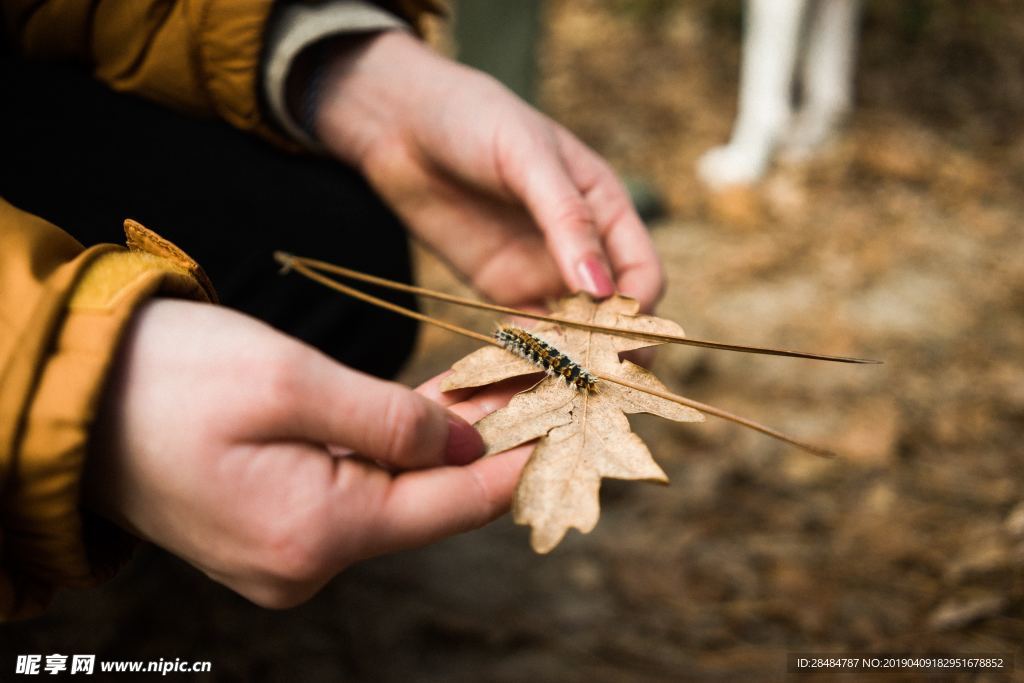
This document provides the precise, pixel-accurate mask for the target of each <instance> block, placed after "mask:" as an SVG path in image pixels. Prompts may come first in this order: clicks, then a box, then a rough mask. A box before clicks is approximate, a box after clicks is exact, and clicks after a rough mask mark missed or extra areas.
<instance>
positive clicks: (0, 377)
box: [0, 200, 214, 619]
mask: <svg viewBox="0 0 1024 683" xmlns="http://www.w3.org/2000/svg"><path fill="white" fill-rule="evenodd" d="M125 227H126V232H127V234H128V237H129V240H128V243H129V248H128V249H125V248H123V247H117V246H114V245H98V246H94V247H91V248H88V249H86V248H84V247H83V246H82V245H80V244H78V243H77V242H76V241H75V240H74V239H72V238H71V237H70V236H68V235H67V234H66V233H64V232H62V231H61V230H59V229H58V228H57V227H55V226H53V225H51V224H49V223H47V222H46V221H44V220H42V219H39V218H37V217H34V216H32V215H29V214H26V213H24V212H22V211H19V210H18V209H15V208H14V207H12V206H11V205H10V204H7V203H6V202H4V201H3V200H0V619H4V618H12V617H21V616H27V615H31V614H33V613H35V612H38V611H39V610H40V609H41V608H42V607H43V606H44V605H45V604H46V603H47V602H48V600H49V598H50V596H51V594H52V593H53V592H54V590H55V589H57V588H59V587H62V586H85V585H90V584H93V583H95V582H97V581H98V580H100V579H102V578H105V577H106V576H107V575H109V574H110V573H112V569H113V568H114V567H115V566H116V564H117V560H118V557H117V549H118V547H119V543H118V538H119V535H118V533H117V532H114V531H113V530H111V529H109V528H104V525H103V523H102V522H100V521H99V520H97V519H93V518H90V517H89V515H87V514H86V513H84V512H83V511H82V510H81V509H80V507H79V489H80V482H81V477H82V471H83V464H84V461H85V453H86V446H87V443H88V437H89V431H90V427H91V426H92V423H93V420H94V418H95V415H96V411H97V407H98V402H99V398H100V394H101V391H102V389H103V384H104V380H105V377H106V374H107V372H108V370H109V368H110V367H111V364H112V361H113V358H114V354H115V351H116V349H117V345H118V342H119V340H120V337H121V335H122V333H123V331H124V330H125V328H126V326H127V324H128V322H129V320H130V318H131V315H132V312H133V311H134V310H135V309H136V308H137V307H138V306H139V305H140V304H141V303H142V302H143V301H145V300H146V299H147V298H148V297H150V296H151V295H153V294H156V293H161V294H165V295H170V296H180V297H187V298H191V299H196V300H201V301H210V300H212V299H213V296H214V295H213V290H212V288H211V287H210V285H209V281H208V280H206V278H205V276H204V275H203V274H202V271H201V270H200V269H199V267H198V265H196V264H195V263H194V262H193V261H192V260H191V259H190V258H188V256H187V255H185V254H184V253H183V252H181V251H180V250H178V249H177V248H176V247H174V246H173V245H171V244H170V243H168V242H165V241H164V240H162V239H160V238H159V237H158V236H156V235H155V234H154V233H151V232H149V231H147V230H146V229H145V228H143V227H142V226H140V225H138V224H135V223H132V222H126V226H125ZM86 539H88V541H87V540H86ZM121 547H122V548H123V544H121Z"/></svg>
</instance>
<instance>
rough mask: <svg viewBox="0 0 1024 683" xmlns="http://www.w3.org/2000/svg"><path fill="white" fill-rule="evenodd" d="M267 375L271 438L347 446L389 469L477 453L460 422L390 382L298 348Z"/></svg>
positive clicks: (473, 434) (478, 444) (458, 461)
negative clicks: (296, 355) (273, 431)
mask: <svg viewBox="0 0 1024 683" xmlns="http://www.w3.org/2000/svg"><path fill="white" fill-rule="evenodd" d="M300 348H301V350H302V353H301V354H299V355H300V358H299V359H297V360H295V359H293V360H291V361H283V362H282V365H283V366H284V367H283V368H279V369H276V370H275V371H274V372H272V373H271V374H273V375H275V376H276V377H277V379H275V380H272V381H271V385H270V387H269V392H268V393H270V394H271V395H272V396H271V397H270V399H269V405H270V406H271V408H270V410H271V413H272V416H271V421H272V423H273V425H274V427H275V428H276V434H275V436H276V437H278V438H280V437H288V438H293V439H301V440H304V441H311V442H317V443H322V444H334V445H335V446H341V447H347V448H351V449H352V450H354V451H355V452H357V453H359V454H360V455H363V456H365V457H368V458H371V459H373V460H376V461H378V462H381V463H383V464H385V465H387V466H390V467H393V468H397V469H413V468H422V467H436V466H439V465H462V464H465V463H467V462H471V461H472V460H475V459H476V458H478V457H479V456H480V455H481V454H482V453H483V441H482V440H481V438H480V435H479V434H478V433H477V431H476V430H475V429H473V427H472V426H471V425H470V424H469V423H467V422H466V421H465V420H464V419H462V418H460V417H459V416H458V415H456V414H455V413H452V412H449V411H447V410H445V409H444V408H443V407H442V406H440V405H438V404H437V403H434V402H433V401H430V400H429V399H427V398H424V397H423V396H421V395H419V394H417V393H415V392H413V391H412V390H411V389H409V388H407V387H404V386H402V385H400V384H397V383H395V382H386V381H382V380H379V379H376V378H374V377H371V376H369V375H366V374H363V373H361V372H357V371H355V370H352V369H350V368H346V367H344V366H342V365H339V364H337V363H335V362H334V361H332V360H331V359H329V358H327V357H326V356H323V355H322V354H319V353H315V352H312V351H311V350H309V349H307V348H305V347H300Z"/></svg>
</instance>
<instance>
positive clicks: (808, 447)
mask: <svg viewBox="0 0 1024 683" xmlns="http://www.w3.org/2000/svg"><path fill="white" fill-rule="evenodd" d="M274 258H275V259H277V260H278V262H280V263H281V264H282V265H283V266H284V268H283V270H282V272H285V273H287V272H288V271H290V270H294V271H296V272H297V273H299V274H301V275H303V276H305V277H308V278H309V279H311V280H313V281H315V282H318V283H320V284H322V285H324V286H325V287H330V288H331V289H333V290H335V291H338V292H341V293H343V294H347V295H348V296H351V297H353V298H355V299H359V300H360V301H364V302H366V303H368V304H372V305H374V306H380V307H381V308H384V309H386V310H389V311H391V312H393V313H397V314H399V315H404V316H406V317H408V318H412V319H414V320H419V321H420V322H425V323H429V324H430V325H435V326H437V327H440V328H441V329H443V330H448V331H449V332H454V333H456V334H461V335H463V336H466V337H469V338H470V339H476V340H477V341H481V342H484V343H486V344H491V345H493V346H497V347H498V348H503V347H502V346H501V344H500V343H498V341H497V340H496V339H494V338H493V337H489V336H487V335H484V334H480V333H479V332H474V331H473V330H469V329H466V328H465V327H461V326H459V325H454V324H452V323H449V322H445V321H443V320H438V319H437V318H434V317H432V316H429V315H425V314H423V313H419V312H417V311H413V310H411V309H409V308H406V307H405V306H399V305H398V304H394V303H391V302H390V301H385V300H384V299H380V298H378V297H375V296H373V295H371V294H367V293H366V292H363V291H360V290H358V289H355V288H353V287H349V286H348V285H345V284H342V283H340V282H337V281H336V280H332V279H331V278H329V277H327V276H325V275H321V274H320V273H318V272H316V271H315V270H313V269H312V268H311V267H310V266H309V265H307V263H308V259H303V258H300V257H296V256H292V255H290V254H286V253H284V252H281V251H278V252H275V253H274ZM367 277H373V276H367ZM374 279H376V278H374ZM375 284H379V283H375ZM413 289H418V288H413ZM517 315H518V313H517ZM533 317H539V316H533ZM555 322H561V321H559V320H556V321H555ZM588 327H589V326H588ZM611 329H613V330H614V329H615V328H611ZM593 374H594V376H595V377H597V378H598V379H601V380H604V381H606V382H613V383H615V384H619V385H621V386H624V387H627V388H629V389H633V390H634V391H640V392H643V393H645V394H650V395H651V396H657V397H658V398H661V399H664V400H666V401H672V402H673V403H678V404H680V405H684V406H687V407H689V408H693V409H694V410H698V411H702V412H705V413H707V414H709V415H714V416H715V417H720V418H722V419H723V420H728V421H730V422H734V423H736V424H738V425H741V426H743V427H747V428H748V429H753V430H755V431H758V432H761V433H762V434H765V435H767V436H770V437H772V438H773V439H778V440H779V441H785V442H786V443H788V444H791V445H793V446H796V447H797V448H801V449H803V450H805V451H807V452H809V453H813V454H814V455H818V456H821V457H826V458H832V457H835V453H833V452H832V451H829V450H827V449H824V448H820V447H818V446H814V445H812V444H809V443H806V442H804V441H801V440H799V439H796V438H794V437H791V436H788V435H786V434H783V433H782V432H780V431H777V430H774V429H772V428H771V427H766V426H765V425H763V424H761V423H759V422H755V421H754V420H748V419H747V418H745V417H740V416H739V415H735V414H733V413H730V412H729V411H727V410H722V409H721V408H715V407H714V406H710V405H708V404H707V403H701V402H700V401H695V400H694V399H691V398H686V397H685V396H679V395H678V394H670V393H668V392H665V391H660V390H658V389H651V388H650V387H645V386H642V385H640V384H634V383H633V382H630V381H628V380H623V379H619V378H617V377H612V376H610V375H604V374H599V373H593Z"/></svg>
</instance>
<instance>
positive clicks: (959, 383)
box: [0, 0, 1024, 682]
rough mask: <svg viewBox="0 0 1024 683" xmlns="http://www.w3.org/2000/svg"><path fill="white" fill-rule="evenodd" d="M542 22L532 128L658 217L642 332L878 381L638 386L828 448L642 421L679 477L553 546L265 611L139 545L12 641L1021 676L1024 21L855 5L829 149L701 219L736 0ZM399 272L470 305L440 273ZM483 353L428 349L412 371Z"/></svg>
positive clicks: (640, 5)
mask: <svg viewBox="0 0 1024 683" xmlns="http://www.w3.org/2000/svg"><path fill="white" fill-rule="evenodd" d="M546 13H547V19H546V30H547V34H546V37H545V41H544V44H543V46H542V51H541V63H542V93H541V100H542V101H541V103H542V106H543V107H544V108H545V109H546V110H547V111H549V112H550V113H551V114H552V115H553V116H554V117H555V118H557V119H558V120H560V121H562V122H563V123H565V124H566V125H567V126H569V127H570V128H571V129H572V130H574V131H576V132H577V133H578V134H579V135H580V137H582V138H583V139H584V140H585V141H586V142H588V143H589V144H591V145H593V146H594V147H595V148H596V149H598V150H599V151H600V152H601V153H603V154H605V155H607V157H608V158H609V159H611V160H612V162H613V163H614V164H615V165H616V167H617V168H618V169H619V170H620V171H621V172H623V173H624V174H627V175H629V176H635V177H642V178H646V179H648V180H650V181H651V182H652V183H653V184H654V186H655V187H657V188H658V190H659V191H660V192H661V193H663V195H664V197H665V199H666V204H667V209H668V211H667V215H666V216H665V217H664V218H662V219H660V220H658V221H656V222H654V223H653V224H652V225H651V230H652V234H653V236H654V239H655V241H656V243H657V246H658V249H659V250H660V253H661V254H662V257H663V258H664V261H665V263H666V266H667V269H668V275H669V281H670V286H669V289H668V292H667V294H666V297H665V300H664V303H663V304H662V306H661V308H660V309H659V313H660V314H662V315H664V316H666V317H669V318H672V319H674V320H677V321H679V322H680V323H681V324H682V325H683V326H684V327H685V328H686V330H687V332H688V333H690V334H692V335H694V336H700V337H708V338H715V339H722V340H728V341H735V342H739V343H744V342H746V343H752V344H763V345H770V346H790V347H796V348H805V349H809V350H816V351H821V352H824V353H833V354H848V355H861V356H868V357H874V358H881V359H883V360H884V361H885V364H884V365H881V366H845V365H836V364H826V363H815V362H812V361H803V360H794V359H784V358H772V357H765V356H748V355H739V354H729V353H725V352H718V351H704V350H698V349H691V348H684V347H679V348H670V349H665V350H664V351H662V352H661V354H660V356H659V359H658V361H657V364H656V366H655V372H656V374H658V375H659V377H661V379H662V380H663V381H665V382H666V383H667V384H668V385H669V386H670V387H671V388H672V389H673V390H674V391H677V392H679V393H682V394H684V395H687V396H691V397H693V398H696V399H698V400H701V401H705V402H708V403H711V404H714V405H718V406H721V407H723V408H726V409H729V410H732V411H734V412H738V413H740V414H742V415H746V416H749V417H752V418H755V419H758V420H761V421H763V422H766V423H767V424H769V425H773V426H776V427H779V428H782V429H785V430H788V431H791V432H793V433H795V434H798V435H801V436H804V437H807V438H810V439H813V440H816V441H818V442H821V443H825V444H829V445H832V446H834V447H835V448H836V449H838V450H839V451H841V452H842V453H843V454H844V456H845V457H843V458H842V459H840V460H837V461H824V460H820V459H816V458H814V457H813V456H809V455H806V454H804V453H801V452H799V451H796V450H795V449H793V448H790V447H787V446H784V445H781V444H778V443H776V442H774V441H772V440H769V439H767V438H765V437H762V436H760V435H758V434H753V433H748V432H746V431H744V430H742V429H741V428H739V427H735V426H733V425H730V424H726V423H723V422H721V421H717V420H715V419H714V418H709V420H708V422H707V423H705V424H703V425H677V424H672V423H668V422H662V421H658V420H656V419H653V418H643V419H637V420H635V421H634V424H635V426H636V429H637V430H638V431H639V432H640V433H641V434H642V436H643V437H644V438H645V439H646V440H647V441H648V443H649V445H650V446H651V448H652V451H653V453H654V455H655V457H656V459H657V460H658V461H659V463H660V464H661V466H662V467H663V468H664V469H665V471H666V472H667V473H668V475H669V476H670V478H671V480H672V483H671V485H670V486H668V487H657V486H652V485H649V484H640V483H627V482H605V485H604V487H603V490H602V505H603V514H602V519H601V522H600V523H599V525H598V527H597V529H596V530H595V531H593V532H592V533H591V534H590V535H587V536H583V535H580V534H578V533H575V532H572V533H570V535H569V536H568V537H567V538H566V540H565V541H564V542H563V543H562V545H561V546H560V547H559V548H557V549H556V550H555V551H554V552H553V553H552V554H551V555H549V556H543V557H540V556H535V555H534V554H533V553H532V552H531V551H530V549H529V545H528V540H527V536H528V534H527V531H526V530H525V529H523V528H520V527H516V526H514V525H513V524H512V523H511V522H510V521H508V520H502V521H500V522H498V523H496V524H494V525H492V526H491V527H488V528H486V529H483V530H480V531H478V532H474V533H471V534H468V535H465V536H462V537H458V538H454V539H450V540H448V541H445V542H443V543H440V544H438V545H436V546H433V547H431V548H428V549H424V550H420V551H416V552H409V553H405V554H403V555H400V556H395V557H388V558H382V559H379V560H375V561H371V562H367V563H365V564H363V565H361V566H358V567H355V568H353V569H352V570H350V571H348V572H346V573H345V574H343V575H342V576H341V577H339V578H338V579H337V580H336V581H335V582H334V583H332V584H331V586H329V587H328V589H327V590H326V591H325V592H324V593H323V594H322V595H320V596H319V597H318V598H316V599H315V600H314V601H313V602H311V603H310V604H307V605H305V606H303V607H301V608H298V609H295V610H292V611H289V612H285V613H276V612H265V611H262V610H259V609H257V608H254V607H252V606H249V605H248V604H246V603H245V602H244V601H243V600H241V599H240V598H237V597H235V596H233V595H232V594H230V593H228V592H227V591H225V590H223V589H221V588H219V587H217V586H215V585H213V584H211V583H210V582H208V581H206V580H205V579H203V578H202V577H199V576H198V575H197V574H196V573H195V572H194V571H192V570H191V569H188V568H187V567H184V566H182V565H180V564H178V563H177V562H175V561H170V560H168V559H167V558H166V557H165V556H163V555H162V554H161V553H158V552H156V551H152V550H149V551H145V552H143V553H141V555H140V557H139V558H138V559H137V560H136V561H135V562H134V563H133V564H132V565H131V566H130V567H129V568H128V570H127V571H126V572H124V573H123V574H122V575H121V576H120V577H119V578H118V579H116V580H115V582H114V583H113V584H111V585H108V586H107V587H105V588H103V589H101V590H98V591H92V592H83V593H71V594H68V595H65V596H63V597H62V598H61V599H60V601H59V603H58V605H57V608H56V609H55V610H54V611H53V612H52V613H51V614H50V615H48V616H47V617H45V618H44V619H42V620H40V621H37V622H35V624H34V625H33V626H32V627H31V628H28V629H23V630H19V631H17V632H15V631H13V630H7V631H5V632H3V633H0V638H7V637H9V638H10V639H11V641H10V642H11V645H12V646H17V647H23V648H26V649H25V650H24V651H43V650H40V648H51V649H46V650H45V651H46V652H50V651H53V649H52V648H63V649H62V650H59V651H63V652H68V651H72V652H96V653H98V654H101V655H106V656H118V655H119V656H124V657H132V658H145V657H149V656H152V657H154V658H158V657H164V658H165V659H168V658H173V657H175V656H181V657H185V658H190V659H205V658H209V659H212V660H213V662H214V673H215V675H214V676H213V678H214V679H216V680H226V681H231V680H282V681H284V680H316V681H319V680H325V681H326V680H360V681H362V680H366V681H407V680H415V681H510V682H511V681H524V680H533V681H538V682H539V681H588V682H596V681H670V680H672V681H675V680H693V679H697V680H722V681H733V680H775V679H780V678H783V677H784V676H785V654H786V653H787V652H796V651H832V652H838V651H866V650H871V651H887V652H894V651H906V652H915V653H966V652H999V653H1016V654H1018V655H1019V654H1020V649H1021V643H1022V642H1024V582H1022V576H1024V574H1022V565H1024V502H1022V501H1024V486H1022V484H1024V476H1022V474H1021V467H1022V464H1024V446H1022V443H1021V442H1022V439H1024V363H1022V359H1024V240H1022V235H1024V230H1022V228H1021V225H1020V224H1021V220H1022V218H1024V193H1022V191H1021V190H1022V183H1024V136H1022V135H1021V132H1022V122H1024V48H1022V47H1021V46H1022V45H1024V42H1022V39H1024V8H1022V7H1021V6H1020V4H1019V3H1014V2H1011V1H1010V0H1006V1H1002V2H997V1H992V2H986V3H968V2H949V3H942V4H941V5H940V4H939V3H932V2H928V1H927V0H916V1H909V0H908V1H907V2H900V3H890V2H883V1H881V0H878V1H875V2H871V3H869V7H868V12H867V16H866V18H865V31H864V39H863V42H862V49H861V56H860V63H859V72H858V84H857V91H858V98H857V108H856V112H855V114H854V116H853V118H852V120H851V121H850V123H849V126H848V128H847V129H846V131H845V132H844V134H843V136H842V137H841V139H839V140H837V141H836V142H835V143H834V144H833V145H831V146H830V147H829V148H828V149H826V150H824V151H823V153H822V154H821V155H820V156H819V157H818V158H816V159H815V160H813V161H811V162H809V163H807V164H805V165H803V166H800V167H792V166H790V167H779V168H776V169H775V170H774V171H773V172H772V174H771V175H770V176H769V177H768V178H767V179H766V180H765V182H763V183H762V184H760V185H759V186H758V187H756V188H753V189H749V190H745V191H737V192H730V193H727V194H726V195H722V196H717V197H712V196H709V195H708V193H707V192H706V191H704V190H703V189H702V188H701V187H700V186H699V184H698V183H697V181H696V178H695V175H694V171H693V168H694V163H695V160H696V158H697V156H698V155H699V154H700V153H701V152H703V151H704V150H706V149H708V148H709V147H711V146H713V145H715V144H718V143H721V142H722V141H724V140H725V138H726V136H727V134H728V130H729V127H730V124H731V117H732V115H733V113H734V109H735V99H736V80H737V70H738V63H739V49H738V40H739V36H740V28H739V27H740V23H739V4H738V3H737V2H717V1H715V0H700V1H698V0H693V1H691V2H685V3H684V2H669V1H667V0H645V1H643V2H638V1H632V2H627V1H626V0H571V1H570V0H558V1H553V2H551V3H550V4H549V5H548V8H547V12H546ZM420 271H421V281H422V282H423V283H424V284H425V285H427V286H433V287H438V288H442V289H447V290H451V291H463V290H462V288H461V286H460V285H459V284H458V283H457V282H455V280H454V279H453V278H452V277H451V276H450V275H449V274H447V273H446V272H445V271H444V270H443V267H442V266H440V265H439V264H438V263H437V262H436V261H435V260H433V259H432V258H431V257H429V255H426V254H421V259H420ZM425 307H426V308H427V310H430V311H435V312H438V313H441V314H443V315H444V316H445V317H447V318H449V319H453V320H455V321H458V322H460V323H463V324H467V325H469V326H472V327H476V328H477V329H486V328H488V327H489V325H490V319H489V318H481V317H478V316H475V315H473V314H468V313H465V312H460V311H457V310H452V309H451V308H444V309H442V308H441V307H439V306H435V305H433V304H429V303H426V304H425ZM472 348H474V344H473V343H472V342H469V341H467V340H462V339H454V338H452V337H451V336H449V335H448V334H447V333H443V332H437V331H432V330H426V331H424V333H423V336H422V339H421V344H420V347H419V350H418V352H417V355H416V357H415V358H414V361H413V363H412V364H411V366H410V368H409V369H408V371H407V373H406V377H405V379H406V380H407V381H410V382H413V381H416V380H418V379H422V378H424V377H427V376H429V375H430V374H433V373H434V372H436V371H439V370H441V369H443V368H445V367H447V365H448V364H450V363H451V362H452V361H453V360H455V359H456V358H458V357H460V356H461V355H463V354H464V353H466V352H468V351H469V350H471V349H472ZM33 648H34V649H33ZM1018 666H1020V667H1024V659H1018ZM0 677H4V678H5V677H6V674H4V675H0ZM841 680H853V679H852V678H842V679H841ZM887 680H910V678H909V677H908V678H906V679H901V678H899V677H896V678H889V679H887ZM930 680H944V679H942V678H938V679H930ZM964 680H967V679H964ZM971 680H1002V679H1000V678H998V677H995V676H988V677H985V676H980V677H976V678H974V679H971Z"/></svg>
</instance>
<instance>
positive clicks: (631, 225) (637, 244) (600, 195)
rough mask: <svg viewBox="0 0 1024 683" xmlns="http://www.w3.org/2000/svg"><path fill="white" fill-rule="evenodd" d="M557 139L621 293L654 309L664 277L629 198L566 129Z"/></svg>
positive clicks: (603, 165) (610, 173)
mask: <svg viewBox="0 0 1024 683" xmlns="http://www.w3.org/2000/svg"><path fill="white" fill-rule="evenodd" d="M556 134H557V136H558V142H559V145H560V146H561V148H562V154H563V156H564V158H565V160H566V168H567V169H568V171H569V173H570V174H571V176H572V178H573V181H574V182H575V183H576V185H577V186H578V187H579V188H580V191H581V192H582V194H583V196H584V197H585V198H586V200H587V203H588V204H589V206H590V208H591V211H592V213H593V216H594V221H595V225H596V229H597V232H598V234H599V235H600V236H601V238H602V241H603V243H604V247H605V249H606V253H607V255H608V259H609V261H610V262H611V265H612V269H613V272H614V273H615V281H616V284H617V286H618V290H619V291H620V292H622V293H623V294H627V295H629V296H632V297H634V298H635V299H637V300H638V301H639V302H640V304H641V307H642V308H643V309H644V310H645V311H649V310H651V309H652V308H653V307H654V304H655V303H656V302H657V301H658V299H660V298H661V294H662V291H663V289H664V274H663V271H662V267H661V259H660V258H658V254H657V252H656V251H655V250H654V244H653V242H652V241H651V237H650V234H649V233H648V231H647V228H646V227H645V226H644V224H643V222H642V221H641V220H640V217H639V216H638V215H637V213H636V209H635V208H634V207H633V202H632V200H631V199H630V197H629V193H628V192H627V191H626V188H625V187H624V186H623V184H622V182H621V181H620V180H619V179H618V177H617V176H616V175H615V173H614V172H613V171H612V170H611V168H610V167H609V166H608V164H607V163H606V162H605V161H604V160H603V159H601V158H600V157H599V156H598V155H597V154H596V153H595V152H593V151H592V150H591V149H590V148H588V147H587V146H586V145H584V144H583V143H582V142H580V141H579V140H578V139H577V138H576V137H575V136H574V135H572V134H571V133H570V132H569V131H567V130H565V129H564V128H562V127H561V126H558V127H557V128H556Z"/></svg>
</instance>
